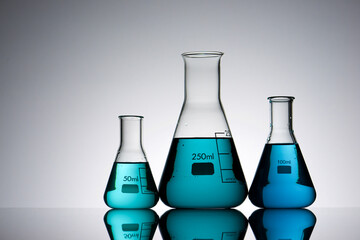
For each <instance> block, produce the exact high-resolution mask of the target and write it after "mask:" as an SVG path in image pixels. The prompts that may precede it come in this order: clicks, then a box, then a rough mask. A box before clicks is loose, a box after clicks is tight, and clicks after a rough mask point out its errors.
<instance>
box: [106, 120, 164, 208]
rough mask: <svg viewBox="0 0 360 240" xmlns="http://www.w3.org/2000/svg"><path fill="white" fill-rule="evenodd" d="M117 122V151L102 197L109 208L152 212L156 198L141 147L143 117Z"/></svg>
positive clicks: (154, 187) (153, 184)
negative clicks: (118, 139) (119, 139)
mask: <svg viewBox="0 0 360 240" xmlns="http://www.w3.org/2000/svg"><path fill="white" fill-rule="evenodd" d="M119 118H120V126H121V127H120V129H121V130H120V133H121V134H120V136H121V142H120V148H119V150H118V153H117V156H116V159H115V162H114V165H113V167H112V170H111V173H110V177H109V181H108V184H107V187H106V190H105V194H104V201H105V203H106V204H107V205H108V206H109V207H111V208H151V207H153V206H155V205H156V203H157V202H158V200H159V194H158V191H157V188H156V185H155V182H154V178H153V176H152V172H151V170H150V166H149V163H148V162H147V160H146V156H145V153H144V150H143V148H142V143H141V121H142V119H143V117H142V116H134V115H123V116H119Z"/></svg>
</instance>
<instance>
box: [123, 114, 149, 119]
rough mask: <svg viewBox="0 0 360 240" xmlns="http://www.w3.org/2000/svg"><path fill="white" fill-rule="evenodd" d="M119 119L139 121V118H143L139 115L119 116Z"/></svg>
mask: <svg viewBox="0 0 360 240" xmlns="http://www.w3.org/2000/svg"><path fill="white" fill-rule="evenodd" d="M119 118H120V119H123V118H125V119H139V118H140V119H141V118H144V117H143V116H140V115H120V116H119Z"/></svg>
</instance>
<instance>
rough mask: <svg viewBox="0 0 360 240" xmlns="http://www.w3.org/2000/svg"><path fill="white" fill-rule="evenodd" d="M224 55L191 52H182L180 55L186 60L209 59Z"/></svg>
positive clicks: (221, 53) (208, 52)
mask: <svg viewBox="0 0 360 240" xmlns="http://www.w3.org/2000/svg"><path fill="white" fill-rule="evenodd" d="M223 54H224V53H223V52H218V51H193V52H184V53H183V54H181V55H182V56H183V57H188V58H211V57H221V56H222V55H223Z"/></svg>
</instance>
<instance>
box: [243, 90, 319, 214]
mask: <svg viewBox="0 0 360 240" xmlns="http://www.w3.org/2000/svg"><path fill="white" fill-rule="evenodd" d="M294 99H295V98H294V97H288V96H274V97H269V98H268V100H269V101H270V108H271V123H270V135H269V137H268V139H267V143H266V144H265V148H264V151H263V153H262V156H261V159H260V162H259V165H258V168H257V170H256V173H255V177H254V180H253V182H252V185H251V187H250V191H249V199H250V201H251V202H252V203H253V204H254V205H255V206H258V207H261V208H303V207H307V206H309V205H311V204H312V203H313V202H314V201H315V198H316V193H315V189H314V185H313V183H312V181H311V178H310V174H309V171H308V169H307V167H306V164H305V161H304V158H303V156H302V154H301V151H300V147H299V144H298V143H297V141H296V139H295V136H294V132H293V129H292V102H293V100H294Z"/></svg>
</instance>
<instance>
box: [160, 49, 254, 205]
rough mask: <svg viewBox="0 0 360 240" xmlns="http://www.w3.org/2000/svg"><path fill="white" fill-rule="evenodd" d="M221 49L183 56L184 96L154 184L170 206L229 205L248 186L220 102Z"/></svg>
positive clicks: (239, 199)
mask: <svg viewBox="0 0 360 240" xmlns="http://www.w3.org/2000/svg"><path fill="white" fill-rule="evenodd" d="M222 55H223V53H221V52H190V53H184V54H182V56H183V59H184V62H185V97H184V103H183V106H182V110H181V113H180V117H179V119H178V123H177V126H176V130H175V133H174V137H173V140H172V144H171V146H170V150H169V154H168V157H167V161H166V165H165V168H164V171H163V174H162V177H161V181H160V185H159V193H160V198H161V200H162V201H163V202H164V203H165V204H166V205H168V206H170V207H175V208H230V207H235V206H238V205H240V204H241V203H242V202H243V201H244V199H245V198H246V196H247V193H248V191H247V185H246V182H245V178H244V174H243V171H242V168H241V165H240V161H239V158H238V155H237V152H236V149H235V144H234V141H233V138H232V136H231V132H230V129H229V126H228V123H227V120H226V117H225V114H224V111H223V107H222V104H221V101H220V58H221V56H222Z"/></svg>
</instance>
